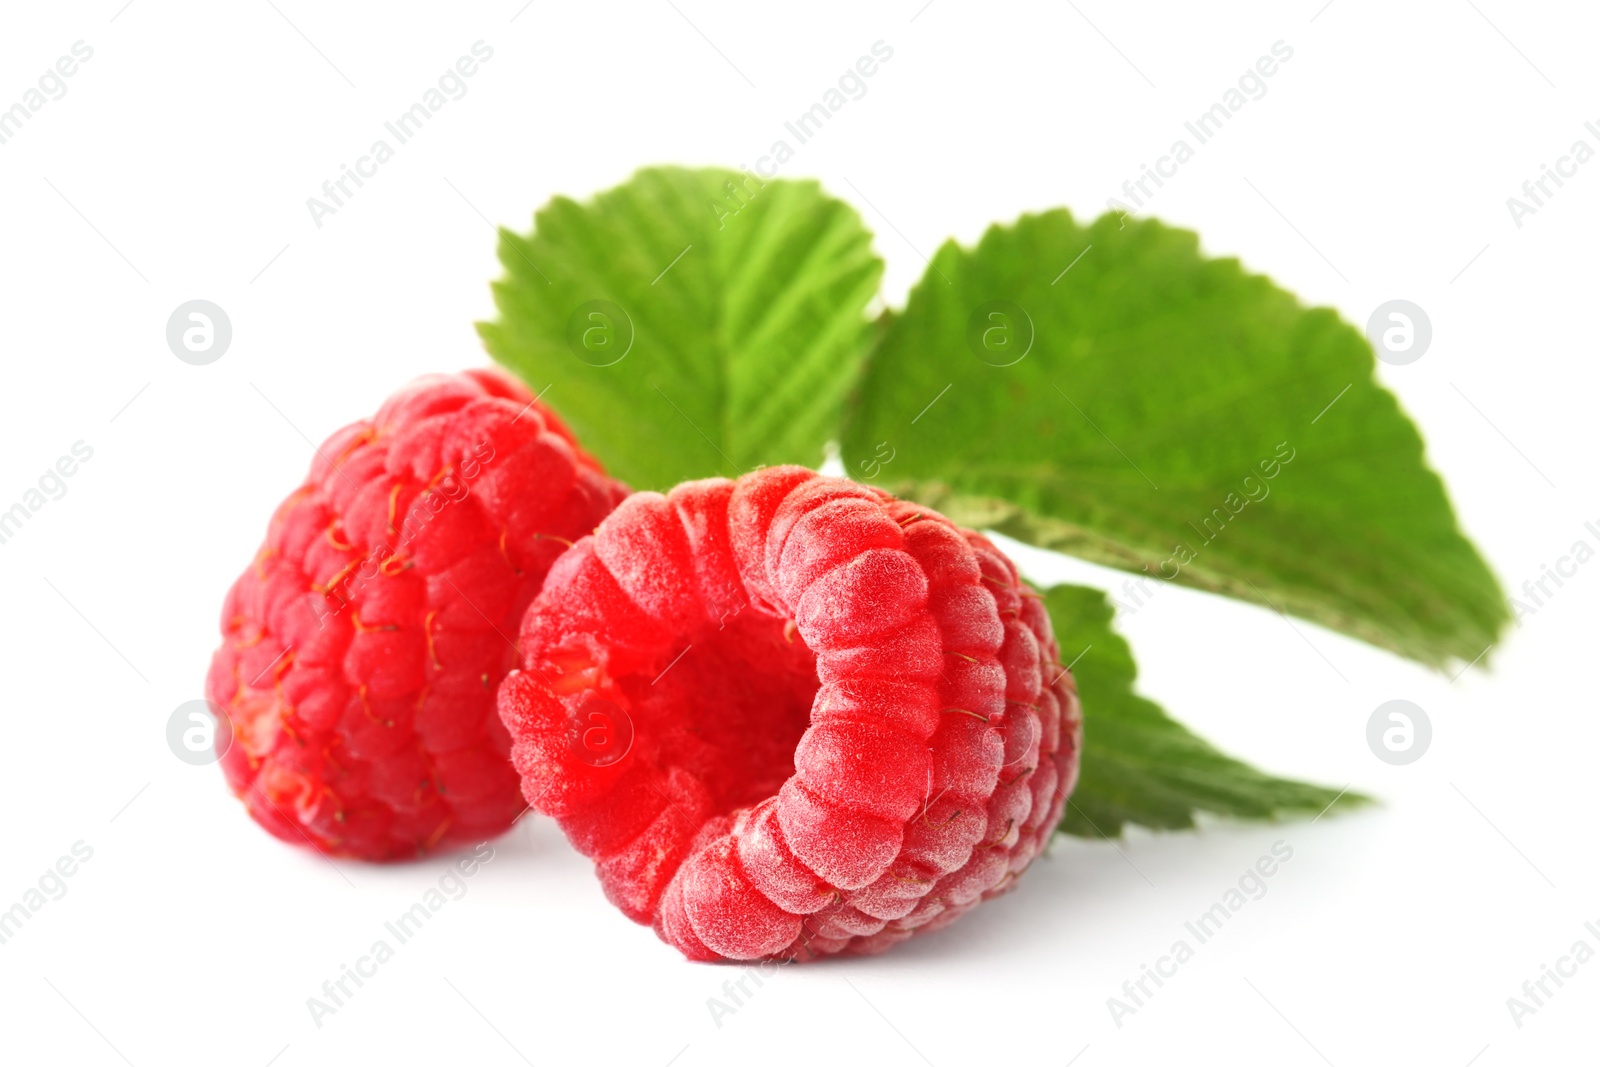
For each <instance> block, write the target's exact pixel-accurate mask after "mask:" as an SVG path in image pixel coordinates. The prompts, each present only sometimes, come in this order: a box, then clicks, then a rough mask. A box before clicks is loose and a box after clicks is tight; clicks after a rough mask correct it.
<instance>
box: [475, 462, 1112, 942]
mask: <svg viewBox="0 0 1600 1067" xmlns="http://www.w3.org/2000/svg"><path fill="white" fill-rule="evenodd" d="M522 647H523V650H524V666H525V667H526V669H525V670H520V671H512V672H511V674H510V675H508V676H507V678H506V680H505V682H504V683H503V684H502V685H501V687H500V714H501V717H502V718H503V719H504V720H505V723H506V726H507V727H508V728H509V729H510V731H511V736H512V739H513V745H512V749H511V756H512V761H513V763H514V764H515V765H516V768H517V770H518V771H519V772H521V774H522V786H523V792H524V795H525V796H526V797H527V798H528V802H529V803H530V804H532V805H533V806H534V807H535V808H537V809H539V810H541V811H543V812H546V813H548V814H550V815H553V816H555V817H556V818H557V819H558V820H560V822H561V825H562V828H563V829H564V830H565V831H566V833H567V836H568V837H569V838H570V839H571V840H572V842H573V843H574V844H575V845H576V846H577V847H578V848H579V849H580V850H581V851H582V852H583V853H584V854H585V855H588V856H590V857H592V858H593V859H594V860H595V866H596V869H597V871H598V873H599V875H600V880H601V883H602V885H603V886H604V888H605V892H606V895H607V896H608V897H609V898H610V899H611V901H612V902H613V903H615V904H616V905H617V906H618V907H620V908H621V909H622V910H623V911H624V912H626V913H627V914H628V915H629V916H630V917H631V918H633V919H634V920H636V921H638V922H649V923H651V924H653V925H654V927H655V929H656V932H657V933H658V934H659V935H660V936H661V937H662V938H663V939H664V940H666V941H668V942H670V943H671V944H673V945H676V946H677V947H678V948H679V949H681V950H682V951H683V953H684V954H685V955H687V956H688V957H690V958H691V959H697V960H714V959H724V958H726V959H756V958H761V957H776V958H785V959H811V958H816V957H818V956H824V955H828V954H831V953H837V952H852V953H870V952H878V951H882V950H883V949H886V948H888V947H889V946H890V945H892V944H894V943H895V942H897V941H900V940H903V939H904V938H907V937H910V936H911V935H912V934H914V933H918V932H921V931H924V930H931V929H934V928H936V927H939V926H943V925H945V924H946V923H948V922H950V921H951V920H953V919H954V918H956V917H957V916H958V915H960V914H961V913H962V912H964V911H966V910H967V909H968V908H970V907H972V906H973V905H974V904H976V903H977V902H978V901H980V900H983V899H986V898H988V897H991V896H994V895H995V894H997V893H1000V892H1002V891H1004V890H1005V889H1007V888H1009V886H1010V884H1011V882H1012V881H1013V880H1014V877H1015V876H1016V875H1017V874H1020V873H1021V872H1022V870H1023V869H1024V868H1025V867H1027V866H1028V864H1029V862H1030V861H1032V859H1033V858H1034V856H1036V855H1037V854H1038V853H1039V852H1040V850H1041V849H1042V848H1043V847H1044V845H1045V843H1046V842H1047V841H1048V839H1049V837H1050V834H1051V832H1052V831H1053V830H1054V829H1055V826H1056V823H1057V822H1058V821H1059V820H1060V817H1061V810H1062V807H1063V806H1064V805H1065V803H1066V796H1067V794H1068V793H1069V792H1070V791H1071V790H1072V787H1073V785H1074V784H1075V782H1076V779H1077V768H1078V751H1079V748H1080V737H1081V718H1080V713H1079V707H1078V699H1077V694H1076V690H1075V688H1074V686H1073V683H1072V680H1071V679H1070V677H1069V676H1068V675H1067V672H1066V671H1065V670H1063V669H1062V668H1061V667H1060V665H1059V664H1058V662H1057V660H1058V655H1057V649H1056V644H1055V640H1054V638H1053V637H1052V635H1051V629H1050V621H1049V618H1048V616H1046V614H1045V611H1044V607H1043V605H1042V603H1041V602H1040V600H1039V599H1038V597H1037V596H1036V595H1035V594H1034V593H1032V592H1031V591H1030V590H1029V589H1028V588H1027V587H1026V586H1024V585H1023V584H1022V582H1021V581H1020V580H1019V579H1018V577H1017V572H1016V569H1015V568H1014V567H1013V566H1012V565H1011V563H1010V561H1009V560H1007V559H1006V558H1005V557H1004V556H1003V555H1001V554H1000V553H999V552H998V551H997V550H996V549H995V548H994V546H993V545H992V544H990V543H989V542H988V541H987V540H986V539H984V538H983V537H981V536H980V535H978V534H975V533H972V532H971V531H967V530H961V529H959V528H957V527H956V526H955V525H954V524H952V523H951V522H950V521H949V520H948V519H946V518H944V517H943V516H940V515H937V514H934V513H933V512H930V511H928V510H927V509H925V508H921V507H917V506H915V505H913V504H909V503H904V502H901V501H898V500H895V499H894V498H893V497H890V496H888V495H887V494H885V493H882V492H880V491H878V490H875V489H871V488H868V487H866V486H862V485H857V484H854V483H852V482H848V481H844V480H840V479H835V478H825V477H821V476H819V475H817V474H815V473H813V472H811V471H807V470H803V469H800V468H797V467H777V468H773V469H769V470H763V471H760V472H757V473H755V474H749V475H746V476H744V477H743V478H740V479H739V480H738V481H737V482H729V481H726V480H724V479H712V480H708V481H701V482H689V483H686V484H684V485H680V486H678V487H677V488H676V489H674V490H673V491H672V492H671V493H670V494H669V495H668V496H665V497H663V496H661V495H660V494H657V493H639V494H636V495H634V496H633V497H630V498H629V499H628V500H627V501H626V502H624V503H623V504H622V506H621V507H619V508H618V509H617V511H616V512H614V513H613V514H612V515H611V516H610V517H609V518H608V519H607V520H606V521H605V522H603V523H601V524H600V527H599V529H598V530H596V531H595V534H594V536H592V537H586V538H584V539H583V540H582V541H579V542H578V544H577V545H576V546H574V547H573V549H572V551H570V552H568V553H567V554H566V555H565V556H563V557H562V558H561V560H560V561H559V562H558V563H557V564H556V565H555V567H554V568H552V569H551V572H550V577H549V580H548V581H547V582H546V585H545V589H544V592H543V593H541V594H540V596H539V598H538V599H537V600H536V601H535V602H534V604H533V606H532V607H531V608H530V609H529V611H528V615H527V617H526V618H525V619H524V620H523V627H522Z"/></svg>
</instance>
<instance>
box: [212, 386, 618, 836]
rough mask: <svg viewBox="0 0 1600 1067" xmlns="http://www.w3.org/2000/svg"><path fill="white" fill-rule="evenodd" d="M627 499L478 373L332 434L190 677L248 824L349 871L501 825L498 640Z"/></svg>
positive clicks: (510, 786) (528, 401)
mask: <svg viewBox="0 0 1600 1067" xmlns="http://www.w3.org/2000/svg"><path fill="white" fill-rule="evenodd" d="M625 494H626V489H625V488H624V487H623V486H622V485H620V484H619V483H617V482H614V481H612V480H611V479H609V478H607V477H606V476H605V474H604V472H603V471H602V470H601V469H600V466H599V464H598V463H596V462H595V461H594V460H593V459H591V458H590V457H589V456H587V455H585V454H584V452H583V451H582V450H581V449H580V448H579V447H578V445H577V442H576V441H575V440H574V439H573V437H572V434H571V433H570V432H569V431H568V430H567V428H566V427H565V426H564V425H562V423H561V422H560V420H558V419H557V418H556V417H555V416H554V415H553V414H551V412H550V411H549V409H547V408H545V407H543V406H541V405H539V404H537V403H535V402H534V398H533V397H532V396H530V395H529V394H528V392H527V390H525V389H524V388H523V387H522V386H521V385H519V384H517V383H516V382H514V381H512V380H511V379H509V378H507V377H505V376H503V375H501V374H499V373H497V372H493V371H486V370H473V371H467V372H465V373H464V374H459V375H453V376H448V377H446V376H435V377H428V378H423V379H419V380H418V381H416V382H414V383H413V384H412V385H410V386H408V387H407V388H405V389H403V390H402V391H400V392H399V393H397V394H396V395H394V396H393V397H391V398H390V399H389V400H388V401H387V402H386V403H385V404H384V405H383V407H382V408H381V409H380V410H379V411H378V414H377V415H376V416H375V417H374V418H373V419H371V420H370V421H363V422H357V423H355V424H353V425H351V426H347V427H345V428H344V429H342V430H340V431H339V432H338V433H335V434H334V435H333V436H332V437H330V438H329V439H328V440H327V441H326V442H325V443H324V444H323V446H322V448H320V449H319V450H318V451H317V456H316V459H315V461H314V462H313V463H312V465H311V470H310V473H309V474H308V475H307V477H306V480H305V483H304V484H303V485H301V486H300V488H299V489H297V490H295V492H293V493H292V494H290V496H289V497H288V499H287V500H285V501H284V502H283V504H282V505H280V506H279V508H278V510H277V513H276V514H275V515H274V516H273V519H272V523H271V526H270V527H269V529H268V532H267V538H266V543H265V544H263V545H262V547H261V550H260V551H259V552H258V553H257V554H256V558H255V562H254V563H253V564H252V565H251V566H250V567H249V568H248V569H246V571H245V572H244V574H242V575H241V576H240V577H239V579H238V581H236V582H235V583H234V585H233V588H232V589H230V590H229V592H228V597H227V601H226V603H225V605H224V607H223V611H222V633H223V642H222V647H221V648H219V649H218V650H217V652H216V655H215V656H214V657H213V658H212V661H211V670H210V673H209V675H208V677H207V679H206V695H207V697H208V698H209V699H210V700H211V702H212V703H213V704H214V705H216V706H217V707H218V708H219V709H221V710H222V711H223V712H224V713H225V714H226V716H227V719H228V721H229V724H230V725H231V727H232V731H233V743H232V745H231V747H229V748H228V749H227V751H226V753H225V754H224V756H223V758H222V766H223V771H224V773H225V774H226V776H227V779H228V784H229V785H230V786H231V787H232V788H233V791H234V793H235V794H236V795H238V796H239V797H241V798H242V799H243V800H244V802H245V804H246V807H247V809H248V810H249V812H250V815H251V816H252V817H253V818H254V819H255V820H256V821H257V822H259V823H260V824H261V825H262V826H264V827H266V829H267V830H269V831H270V832H272V833H273V834H275V835H276V836H278V837H280V838H283V839H284V840H286V841H291V842H295V843H298V844H302V845H304V844H309V845H311V846H313V847H315V848H317V849H319V850H320V851H322V852H324V853H328V854H331V855H340V856H352V857H358V858H361V859H368V860H391V859H404V858H408V857H414V856H417V855H419V854H421V853H423V852H426V851H427V850H429V849H430V848H434V847H436V846H445V845H452V844H459V843H464V842H469V841H478V840H482V839H484V838H485V837H487V836H489V835H492V834H496V833H499V832H501V831H503V830H505V829H506V828H507V827H509V826H510V825H511V823H512V821H513V820H514V819H515V818H516V816H517V815H518V814H519V812H520V811H521V809H522V804H521V802H520V800H519V798H518V795H517V777H516V774H515V772H514V771H513V770H512V768H511V764H510V762H509V761H508V759H507V754H508V749H509V744H510V740H509V738H508V737H507V736H506V733H505V730H504V728H503V727H502V726H501V724H500V720H499V717H498V716H497V715H496V714H495V701H494V692H495V688H496V686H498V684H499V682H500V679H501V678H502V677H504V675H505V673H506V672H507V671H508V670H509V669H510V668H512V667H513V666H515V665H516V659H517V653H516V649H515V647H514V646H513V645H512V642H511V637H510V636H509V635H511V634H513V633H514V632H515V627H516V624H517V621H518V620H519V619H521V617H522V614H523V613H524V611H525V610H526V609H527V606H528V604H529V602H530V601H532V599H533V598H534V596H535V595H536V594H537V593H538V591H539V587H540V585H541V584H542V583H543V581H544V577H545V575H546V573H547V572H548V571H549V570H550V565H551V564H552V563H554V562H555V560H556V559H557V558H558V557H559V556H560V555H561V553H562V552H563V551H565V549H566V548H567V546H568V545H569V544H570V543H571V542H572V541H573V540H575V539H577V538H579V537H582V536H584V535H585V534H587V533H589V532H590V531H592V530H593V529H594V527H595V524H596V523H598V522H599V521H600V520H601V519H602V518H604V517H605V515H606V514H607V513H608V512H609V511H610V510H611V509H612V508H613V507H614V506H615V505H616V504H617V502H618V501H620V500H621V499H622V497H623V496H624V495H625ZM219 736H220V737H221V738H222V740H221V741H219V747H220V746H221V745H222V744H223V743H224V742H226V740H227V736H226V735H224V734H221V731H219Z"/></svg>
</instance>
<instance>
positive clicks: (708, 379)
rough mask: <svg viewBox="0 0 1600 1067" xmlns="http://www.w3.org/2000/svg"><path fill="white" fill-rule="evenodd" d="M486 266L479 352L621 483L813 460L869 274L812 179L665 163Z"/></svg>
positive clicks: (838, 390)
mask: <svg viewBox="0 0 1600 1067" xmlns="http://www.w3.org/2000/svg"><path fill="white" fill-rule="evenodd" d="M500 261H501V263H502V264H503V265H504V266H505V268H506V276H505V278H504V279H502V280H501V281H500V282H498V283H497V284H496V285H495V286H494V297H495V305H496V307H497V308H498V309H499V318H498V319H497V320H496V321H494V322H487V323H480V324H479V326H478V331H479V333H480V334H481V335H482V337H483V339H484V342H485V344H486V345H487V346H488V349H489V351H490V353H491V354H492V355H493V356H494V358H495V359H497V360H499V361H500V362H501V363H504V364H505V365H506V366H508V367H509V368H511V369H512V370H513V371H515V372H516V373H517V374H519V375H520V376H521V377H522V378H523V379H524V380H525V381H527V382H528V383H529V384H530V385H531V386H532V387H533V389H534V390H535V391H538V390H540V389H544V388H546V386H548V388H549V392H548V394H546V399H547V400H548V401H549V402H550V403H551V405H552V406H553V407H555V408H556V410H558V411H560V412H561V414H562V415H563V417H565V418H566V419H567V421H568V422H569V423H570V424H571V426H572V428H573V430H574V431H575V432H576V433H577V435H578V436H579V438H581V439H582V440H583V442H584V445H585V446H586V447H587V448H589V449H590V450H592V451H593V452H594V453H595V454H596V455H598V456H599V457H600V459H601V460H602V461H603V462H604V463H605V464H606V466H607V467H608V468H609V469H610V471H611V473H613V474H614V475H616V476H617V477H619V478H622V479H624V480H625V481H628V482H630V483H632V484H633V486H634V487H635V488H639V489H666V488H668V487H670V486H672V485H674V484H676V483H677V482H680V481H683V480H685V479H689V478H703V477H706V476H707V475H709V474H712V473H714V472H718V471H720V472H722V473H724V474H728V475H735V474H739V473H742V472H743V471H745V470H748V469H750V468H752V467H755V466H758V465H761V464H772V463H789V462H793V463H803V464H805V465H807V466H816V465H817V464H818V463H819V462H821V459H822V448H823V445H824V443H825V442H827V441H828V440H830V439H832V438H834V437H835V436H836V435H837V432H838V420H839V408H840V404H841V402H842V399H843V397H844V395H845V393H846V392H847V391H848V390H849V388H850V386H851V384H852V383H853V382H854V380H855V377H856V375H857V373H858V370H859V367H860V362H861V358H862V355H863V353H864V350H865V347H866V345H867V342H868V339H869V331H870V329H871V326H870V323H869V322H868V321H867V319H866V317H865V315H864V313H863V309H864V308H865V306H866V303H867V301H868V300H870V299H871V298H872V296H873V294H874V293H875V292H876V291H877V286H878V279H879V277H880V275H881V274H882V271H883V264H882V262H881V261H880V260H879V259H878V258H877V256H875V255H874V254H873V252H872V249H871V235H870V234H869V233H868V232H867V230H866V228H865V227H864V226H863V225H862V224H861V219H860V218H859V216H857V215H856V213H855V211H854V210H853V209H852V208H850V207H849V206H848V205H846V204H844V203H842V202H840V201H838V200H835V199H833V198H831V197H829V196H827V195H825V194H824V193H823V192H822V190H821V188H820V187H819V186H818V185H817V183H815V182H809V181H807V182H798V181H769V182H766V183H764V184H763V183H762V182H760V181H759V180H758V179H756V178H755V177H753V176H751V175H748V174H743V173H740V172H737V171H727V170H684V169H681V168H657V169H649V170H641V171H640V172H639V173H637V174H636V175H634V176H633V178H632V179H630V180H629V181H628V182H626V183H625V184H623V185H620V186H618V187H617V188H615V189H611V190H609V191H607V192H604V193H601V194H600V195H599V196H597V197H596V198H595V199H594V200H593V201H592V202H590V203H588V204H578V203H576V202H574V201H572V200H569V199H566V198H564V197H557V198H556V199H555V200H552V201H551V202H550V203H549V204H548V205H546V206H545V207H544V209H543V210H541V211H540V212H539V213H538V215H537V216H536V217H535V219H534V232H533V233H532V234H531V235H529V236H527V237H522V236H518V235H516V234H513V233H510V232H509V231H506V230H502V231H501V234H500ZM597 301H604V302H607V303H606V304H598V305H597V304H595V303H593V302H597Z"/></svg>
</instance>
